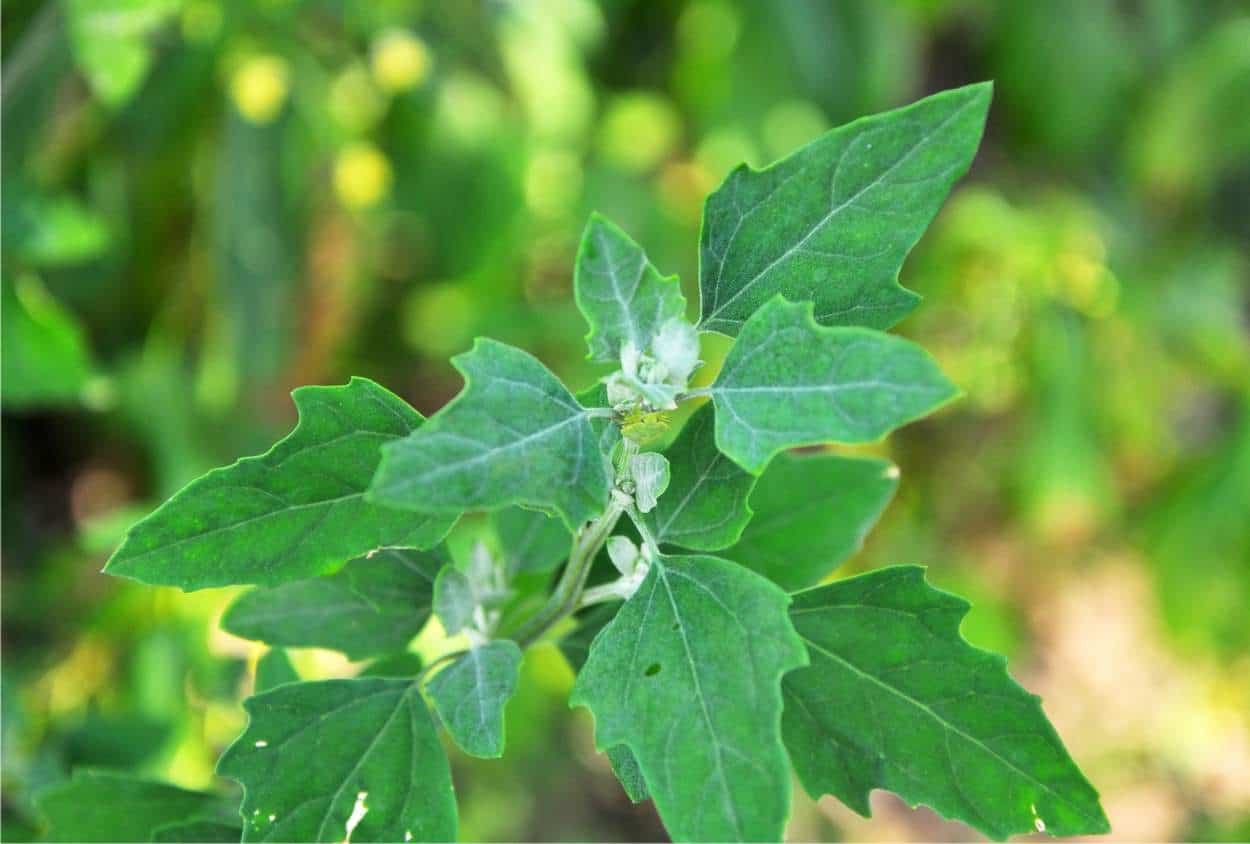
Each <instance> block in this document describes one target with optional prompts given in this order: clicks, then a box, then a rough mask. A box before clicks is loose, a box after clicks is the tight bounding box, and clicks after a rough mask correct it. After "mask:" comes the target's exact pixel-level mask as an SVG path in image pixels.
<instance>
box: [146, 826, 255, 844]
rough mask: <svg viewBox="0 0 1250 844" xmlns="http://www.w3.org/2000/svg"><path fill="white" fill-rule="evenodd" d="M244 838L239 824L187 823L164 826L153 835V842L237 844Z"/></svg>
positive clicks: (166, 843) (168, 843)
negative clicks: (227, 842)
mask: <svg viewBox="0 0 1250 844" xmlns="http://www.w3.org/2000/svg"><path fill="white" fill-rule="evenodd" d="M242 838H243V829H242V827H240V826H239V825H238V824H228V823H221V822H220V821H187V822H186V823H175V824H170V825H169V826H163V827H161V828H160V829H158V830H156V832H155V833H153V834H152V840H153V841H156V842H163V843H164V844H180V842H186V844H197V842H209V841H223V842H224V841H230V842H237V841H239V840H241V839H242Z"/></svg>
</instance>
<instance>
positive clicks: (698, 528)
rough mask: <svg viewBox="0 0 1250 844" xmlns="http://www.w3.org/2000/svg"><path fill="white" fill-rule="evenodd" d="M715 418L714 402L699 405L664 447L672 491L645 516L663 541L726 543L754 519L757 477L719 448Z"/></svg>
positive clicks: (694, 545)
mask: <svg viewBox="0 0 1250 844" xmlns="http://www.w3.org/2000/svg"><path fill="white" fill-rule="evenodd" d="M714 419H715V415H714V414H713V408H712V405H711V404H710V403H709V404H705V405H704V406H703V407H700V408H699V409H698V410H696V411H695V412H694V415H693V416H691V417H690V419H689V420H688V421H687V422H686V427H684V428H682V429H681V433H680V434H678V435H677V439H675V440H673V444H672V445H670V446H669V447H668V448H667V449H666V450H665V451H664V455H665V456H666V457H667V458H668V462H669V466H670V467H671V479H670V480H669V484H668V490H667V491H666V492H665V494H664V495H663V496H661V497H660V499H659V500H658V501H657V502H656V506H655V509H654V510H652V511H651V512H650V513H648V514H647V515H646V517H645V518H646V521H647V524H648V526H649V527H650V528H651V531H652V533H654V534H655V538H656V540H657V541H659V542H660V543H661V544H672V545H680V546H681V547H682V548H691V549H694V550H696V551H717V550H719V549H721V548H728V547H729V546H730V545H732V544H733V543H734V542H735V541H736V540H737V539H738V537H739V535H741V533H742V529H743V527H745V526H746V524H747V521H748V520H749V519H750V518H751V509H750V507H748V506H747V496H748V495H749V494H750V492H751V488H752V487H753V486H754V485H755V476H754V475H752V474H750V473H749V472H744V471H742V469H741V468H740V467H739V466H738V465H737V464H736V463H734V462H733V461H732V460H730V459H729V458H728V457H726V456H725V455H723V454H721V453H720V450H719V449H717V447H716V435H715V431H714V427H713V420H714ZM731 559H732V558H731Z"/></svg>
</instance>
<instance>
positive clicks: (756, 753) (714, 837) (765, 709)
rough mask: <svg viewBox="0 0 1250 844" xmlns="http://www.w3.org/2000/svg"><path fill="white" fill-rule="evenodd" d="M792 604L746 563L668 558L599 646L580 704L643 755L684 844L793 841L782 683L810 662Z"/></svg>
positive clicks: (609, 734)
mask: <svg viewBox="0 0 1250 844" xmlns="http://www.w3.org/2000/svg"><path fill="white" fill-rule="evenodd" d="M788 603H789V599H788V597H787V596H786V595H785V593H783V592H782V591H781V590H780V589H779V588H778V587H777V586H775V585H774V584H772V583H770V582H769V581H767V580H765V579H764V578H762V577H760V576H759V575H757V574H755V573H754V572H751V571H748V570H747V569H744V568H742V567H741V566H738V565H736V564H734V563H729V562H726V561H725V560H718V559H716V558H713V557H661V558H659V559H657V560H655V561H654V562H653V563H652V564H651V570H650V572H649V573H648V574H647V577H646V580H644V581H643V583H642V585H641V586H640V587H639V589H638V591H637V592H636V593H635V594H634V596H633V597H632V598H630V599H629V600H628V601H627V602H626V603H625V605H624V606H623V607H621V609H620V611H619V612H618V613H617V615H616V617H615V618H614V619H613V620H612V621H611V623H609V624H608V626H607V627H605V628H604V630H603V632H602V633H601V634H600V635H599V636H597V637H596V638H595V640H594V642H593V644H592V645H591V648H590V657H589V659H588V660H587V661H586V665H585V666H584V667H583V668H582V670H581V672H580V673H579V674H578V677H577V682H576V684H575V685H574V687H573V695H572V697H571V699H570V702H571V704H572V705H575V706H586V707H588V708H589V709H590V710H591V712H593V713H594V716H595V740H596V744H597V746H598V747H600V748H604V749H606V748H609V747H615V746H616V745H619V744H624V745H627V746H628V747H629V749H630V750H631V751H633V755H634V756H635V757H636V758H637V761H638V763H639V767H640V769H641V771H642V774H643V777H644V779H645V780H646V783H647V785H648V786H649V788H650V792H651V796H652V799H653V800H654V801H655V805H656V809H657V810H658V811H659V813H660V817H661V819H663V821H664V826H665V828H666V829H667V830H668V831H669V833H670V834H671V835H672V837H673V839H674V840H697V841H731V840H732V841H742V840H761V839H780V838H781V834H782V830H783V828H784V826H785V822H786V818H787V816H788V814H789V810H790V766H789V763H788V761H787V759H786V754H785V750H784V748H783V747H782V744H781V688H780V678H781V676H782V675H783V674H785V673H786V672H787V671H790V670H791V669H793V668H797V667H798V666H800V665H803V664H805V662H806V656H805V654H804V652H803V645H802V641H801V640H800V639H799V638H798V637H797V636H796V635H795V633H794V630H793V627H792V626H791V624H790V621H789V618H788V616H787V613H786V607H787V605H788Z"/></svg>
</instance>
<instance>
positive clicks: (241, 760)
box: [217, 677, 456, 842]
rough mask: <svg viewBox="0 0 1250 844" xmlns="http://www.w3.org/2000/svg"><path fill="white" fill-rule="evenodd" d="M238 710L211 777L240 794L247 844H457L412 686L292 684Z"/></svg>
mask: <svg viewBox="0 0 1250 844" xmlns="http://www.w3.org/2000/svg"><path fill="white" fill-rule="evenodd" d="M243 706H244V708H245V709H246V710H247V711H248V714H249V716H250V720H249V722H248V726H247V730H246V731H244V733H243V735H241V736H240V737H239V738H238V739H237V740H236V741H235V742H234V744H232V745H231V746H230V748H229V749H228V750H227V751H226V753H225V755H224V756H222V758H221V761H220V763H218V765H217V772H218V773H219V774H221V775H222V776H226V777H230V778H231V779H233V780H236V781H238V782H239V783H241V784H242V785H243V789H244V794H243V807H242V813H243V823H244V834H243V840H244V841H343V840H344V839H346V838H350V839H351V840H352V841H356V842H364V841H453V840H455V838H456V801H455V795H454V793H453V790H452V783H451V772H450V770H449V768H448V765H447V756H446V754H444V752H443V747H442V744H440V742H439V740H438V734H437V732H436V730H435V729H434V722H433V720H432V719H431V718H430V713H429V710H427V709H426V706H425V702H424V701H423V700H422V699H421V693H420V691H419V690H418V688H417V685H416V684H415V683H413V682H411V681H408V680H394V679H384V678H374V677H368V678H360V677H358V678H355V679H352V680H323V681H320V682H316V683H292V684H289V685H285V686H279V687H278V688H276V689H273V690H272V691H269V692H266V693H264V694H262V695H257V696H256V697H252V698H249V699H248V700H247V701H245V702H244V704H243ZM362 811H363V815H362V814H361V813H362Z"/></svg>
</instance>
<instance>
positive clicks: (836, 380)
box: [712, 297, 957, 474]
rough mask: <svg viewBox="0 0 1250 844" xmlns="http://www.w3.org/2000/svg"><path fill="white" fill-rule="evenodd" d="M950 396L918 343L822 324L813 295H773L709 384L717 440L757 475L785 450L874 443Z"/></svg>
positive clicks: (950, 388) (950, 390)
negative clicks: (795, 299) (797, 299)
mask: <svg viewBox="0 0 1250 844" xmlns="http://www.w3.org/2000/svg"><path fill="white" fill-rule="evenodd" d="M956 393H957V390H956V389H955V387H954V386H953V385H952V384H951V383H950V382H949V381H948V380H946V377H945V376H944V375H942V372H941V370H939V369H938V366H937V363H936V362H935V361H934V360H933V358H932V357H930V356H929V354H928V353H927V352H926V351H925V350H924V349H922V348H920V347H919V346H917V345H916V344H914V343H911V342H909V341H907V340H904V339H902V338H900V337H895V336H893V335H890V334H883V333H881V332H879V331H873V330H871V329H867V328H846V327H835V328H825V327H823V326H820V325H817V324H816V323H815V321H813V319H812V303H811V302H803V303H790V302H787V301H785V300H784V299H782V298H780V297H778V298H776V299H773V300H772V301H771V302H769V303H768V304H767V305H765V306H764V307H763V308H761V309H760V310H759V312H757V313H756V314H755V316H753V317H751V319H750V320H749V321H748V322H747V324H746V325H745V326H744V327H743V329H742V333H741V335H739V337H738V340H737V342H736V343H734V345H733V348H731V349H730V350H729V355H728V356H727V357H726V358H725V365H724V367H723V368H722V369H721V372H720V374H719V375H718V376H717V378H716V382H715V383H714V384H713V385H712V401H713V403H714V404H715V405H716V445H717V447H718V448H719V449H720V450H721V451H722V452H724V453H725V454H726V455H728V456H729V457H731V458H732V459H733V460H734V461H735V462H737V463H738V465H740V466H742V467H743V468H744V469H746V470H747V471H749V472H752V473H755V474H758V473H759V472H761V471H762V470H763V469H764V466H765V465H767V463H768V460H769V458H770V457H772V455H773V454H775V453H776V452H778V451H780V450H782V449H785V448H793V447H795V446H801V445H818V444H820V443H826V442H841V443H864V442H872V441H874V440H877V439H879V438H880V437H882V436H884V435H885V434H887V433H889V432H890V431H892V430H894V429H895V428H898V427H900V426H902V425H904V424H906V423H908V422H911V421H913V420H915V419H918V418H919V417H921V416H924V415H925V414H926V413H929V412H930V411H932V410H934V409H935V408H937V407H938V406H940V405H941V404H943V403H945V402H946V401H949V400H950V399H951V398H953V397H954V396H955V395H956Z"/></svg>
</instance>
